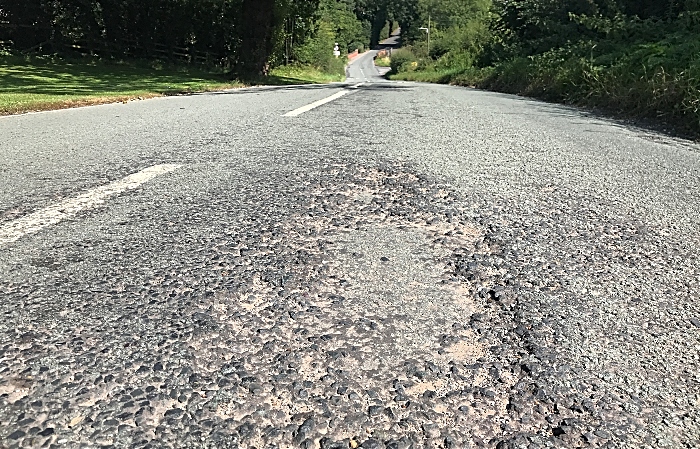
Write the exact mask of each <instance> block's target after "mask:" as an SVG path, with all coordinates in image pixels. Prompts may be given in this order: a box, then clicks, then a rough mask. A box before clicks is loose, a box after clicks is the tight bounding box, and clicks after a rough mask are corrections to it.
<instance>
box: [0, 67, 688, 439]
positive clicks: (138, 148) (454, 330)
mask: <svg viewBox="0 0 700 449" xmlns="http://www.w3.org/2000/svg"><path fill="white" fill-rule="evenodd" d="M363 76H364V77H367V71H363ZM350 81H351V83H350V84H349V85H347V86H343V85H330V86H322V87H318V86H316V87H314V86H312V87H303V86H296V87H285V88H255V89H243V90H238V91H230V92H224V93H217V94H206V95H193V96H190V97H173V98H165V99H156V100H150V101H144V102H134V103H129V104H126V105H123V104H117V105H106V106H98V107H91V108H82V109H74V110H66V111H60V112H49V113H39V114H31V115H24V116H15V117H6V118H2V119H0V133H2V135H3V137H4V138H3V141H2V142H1V143H0V172H2V177H1V178H0V298H2V300H1V301H0V314H1V319H0V447H2V448H8V449H9V448H20V447H21V448H28V447H51V448H94V447H113V448H197V447H202V448H238V447H240V448H253V447H254V448H259V449H261V448H289V447H302V448H356V447H363V448H497V449H507V448H508V449H516V448H518V449H519V448H528V449H532V448H602V447H605V448H658V447H667V448H695V447H698V444H699V442H700V408H699V407H698V406H699V405H700V404H698V391H700V288H699V286H698V278H699V277H700V261H699V260H698V248H700V242H699V241H698V239H699V238H698V236H699V235H700V151H698V150H699V149H700V148H698V147H697V146H696V145H694V144H692V143H690V142H686V141H681V140H674V139H670V138H667V137H664V136H661V135H658V134H654V133H651V132H648V131H643V130H639V129H635V128H632V127H628V126H626V125H622V124H619V123H616V122H612V121H608V120H604V119H600V118H596V117H591V116H589V115H587V114H586V113H584V112H581V111H578V110H575V109H570V108H565V107H561V106H556V105H549V104H544V103H540V102H535V101H529V100H524V99H522V98H517V97H511V96H506V95H500V94H494V93H487V92H480V91H476V90H470V89H461V88H454V87H449V86H430V85H419V84H408V83H388V82H379V81H378V80H377V79H376V78H372V81H371V82H367V83H364V84H362V85H356V84H353V83H352V79H351V80H350ZM346 91H347V92H346ZM339 92H345V93H343V94H339ZM330 97H333V98H330ZM329 98H330V99H329ZM307 105H310V106H307ZM290 111H294V114H290ZM154 167H155V168H154ZM163 167H165V168H163ZM140 173H147V174H148V176H143V175H139V174H140ZM57 205H58V206H57Z"/></svg>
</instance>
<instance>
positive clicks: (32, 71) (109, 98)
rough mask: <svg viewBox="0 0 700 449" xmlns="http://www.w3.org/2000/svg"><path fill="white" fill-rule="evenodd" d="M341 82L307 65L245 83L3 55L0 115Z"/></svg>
mask: <svg viewBox="0 0 700 449" xmlns="http://www.w3.org/2000/svg"><path fill="white" fill-rule="evenodd" d="M342 79H343V76H342V75H339V74H338V73H332V74H329V73H325V72H323V71H321V70H319V69H316V68H313V67H304V66H289V67H282V68H279V69H275V71H273V73H272V74H271V76H267V77H260V78H256V79H254V80H247V81H245V82H243V81H237V80H231V79H230V76H227V75H225V74H223V73H215V72H209V71H206V70H202V69H193V68H184V67H183V68H154V67H151V66H148V65H147V64H145V63H143V64H139V63H133V64H127V63H123V64H118V63H104V62H101V61H90V60H59V59H52V58H38V57H32V58H25V57H17V56H0V115H8V114H17V113H22V112H29V111H41V110H49V109H63V108H69V107H75V106H84V105H90V104H102V103H112V102H117V101H128V100H132V99H137V98H152V97H157V96H162V95H178V94H187V93H192V92H207V91H215V90H222V89H231V88H236V87H244V86H246V85H260V84H273V85H284V84H307V83H328V82H332V81H342Z"/></svg>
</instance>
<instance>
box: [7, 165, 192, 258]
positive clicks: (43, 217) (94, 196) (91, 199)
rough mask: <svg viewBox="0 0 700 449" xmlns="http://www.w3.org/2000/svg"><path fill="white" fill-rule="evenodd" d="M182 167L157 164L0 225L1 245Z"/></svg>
mask: <svg viewBox="0 0 700 449" xmlns="http://www.w3.org/2000/svg"><path fill="white" fill-rule="evenodd" d="M179 167H181V165H177V164H161V165H154V166H152V167H148V168H145V169H143V170H141V171H140V172H138V173H134V174H132V175H129V176H127V177H126V178H123V179H120V180H118V181H114V182H112V183H110V184H107V185H104V186H100V187H95V188H94V189H91V190H88V191H87V192H85V193H83V194H82V195H78V196H77V197H75V198H70V199H67V200H64V201H61V202H60V203H58V204H55V205H53V206H49V207H46V208H44V209H41V210H38V211H36V212H34V213H31V214H29V215H27V216H25V217H22V218H18V219H16V220H12V221H10V222H8V223H5V224H0V246H2V245H5V244H8V243H12V242H14V241H17V240H19V239H20V238H22V237H23V236H25V235H27V234H33V233H35V232H38V231H40V230H42V229H44V228H46V227H48V226H51V225H55V224H57V223H59V222H61V221H63V220H65V219H67V218H70V217H72V216H74V215H76V214H77V213H78V212H80V211H83V210H86V209H92V208H95V207H97V206H99V205H101V204H103V203H104V202H105V200H106V199H107V198H109V197H110V196H113V195H117V194H119V193H122V192H124V191H126V190H131V189H135V188H137V187H139V186H140V185H142V184H144V183H146V182H148V181H150V180H151V179H153V178H155V177H156V176H159V175H162V174H165V173H169V172H171V171H173V170H176V169H177V168H179Z"/></svg>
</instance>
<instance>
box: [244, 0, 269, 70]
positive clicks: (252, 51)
mask: <svg viewBox="0 0 700 449" xmlns="http://www.w3.org/2000/svg"><path fill="white" fill-rule="evenodd" d="M239 17H240V20H241V22H240V28H239V29H240V30H241V34H240V36H241V45H240V49H239V57H238V71H239V72H240V73H244V74H248V75H260V74H265V73H266V70H267V61H268V58H269V56H270V53H271V52H272V49H273V47H274V42H273V41H272V40H273V36H274V27H275V0H243V5H242V8H241V13H240V16H239Z"/></svg>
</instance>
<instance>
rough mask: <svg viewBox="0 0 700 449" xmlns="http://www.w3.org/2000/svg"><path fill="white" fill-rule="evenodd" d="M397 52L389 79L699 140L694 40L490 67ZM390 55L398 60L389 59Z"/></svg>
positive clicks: (618, 43)
mask: <svg viewBox="0 0 700 449" xmlns="http://www.w3.org/2000/svg"><path fill="white" fill-rule="evenodd" d="M410 51H411V50H410V49H405V50H402V52H403V53H402V56H401V57H402V60H401V61H399V62H397V61H396V58H394V60H392V70H393V73H392V75H391V76H390V78H391V79H396V80H407V81H423V82H432V83H445V84H456V85H462V86H472V87H479V88H483V89H490V90H495V91H500V92H508V93H513V94H518V95H526V96H531V97H536V98H541V99H544V100H547V101H555V102H562V103H567V104H575V105H580V106H585V107H592V108H595V109H598V110H601V111H605V112H607V113H609V114H611V115H613V116H617V117H623V118H631V119H644V120H647V121H648V123H653V124H655V125H664V127H665V128H667V129H673V130H674V131H676V132H679V133H682V134H685V135H687V136H689V137H700V35H698V34H697V33H691V32H689V31H688V30H683V29H680V30H678V31H669V32H667V33H665V35H664V36H663V37H662V38H657V37H655V36H654V35H651V36H643V38H639V39H638V40H637V41H636V42H630V41H627V40H614V39H609V40H605V39H600V40H598V41H594V42H591V41H581V42H573V43H569V44H567V46H565V47H562V48H555V49H552V50H550V51H548V52H545V53H542V54H538V55H536V56H530V57H514V58H511V59H507V60H504V61H500V62H498V63H496V64H494V65H493V66H490V67H475V66H473V65H470V64H469V63H468V61H462V62H460V61H459V59H457V58H453V59H452V60H450V59H448V58H442V59H438V60H436V61H431V60H426V59H425V58H419V57H418V56H416V55H415V54H410ZM394 54H395V55H398V54H399V53H398V52H394Z"/></svg>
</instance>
